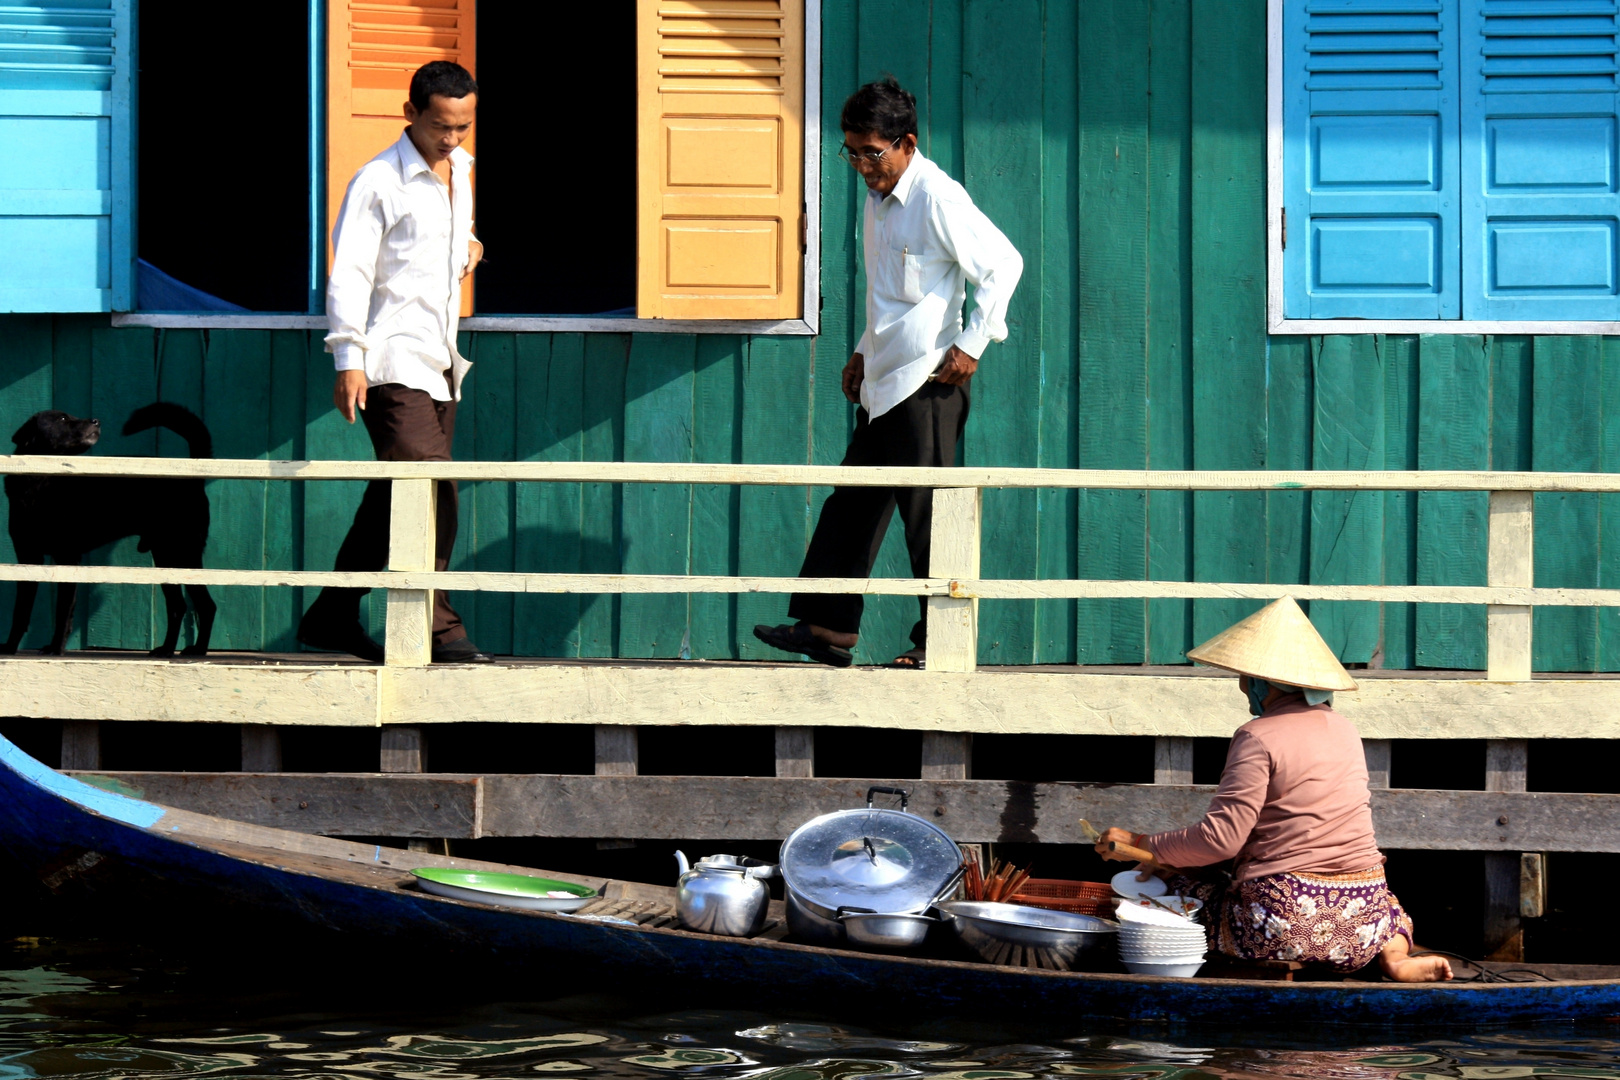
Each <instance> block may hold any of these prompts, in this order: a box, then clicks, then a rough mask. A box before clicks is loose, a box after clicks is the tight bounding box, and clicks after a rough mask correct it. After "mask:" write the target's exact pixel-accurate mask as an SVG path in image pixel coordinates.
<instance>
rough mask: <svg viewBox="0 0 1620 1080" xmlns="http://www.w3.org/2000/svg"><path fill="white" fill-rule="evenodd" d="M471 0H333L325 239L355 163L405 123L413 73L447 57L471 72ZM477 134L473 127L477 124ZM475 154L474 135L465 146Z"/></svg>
mask: <svg viewBox="0 0 1620 1080" xmlns="http://www.w3.org/2000/svg"><path fill="white" fill-rule="evenodd" d="M473 5H474V0H414V2H413V0H331V4H330V11H331V15H330V18H329V19H328V24H329V25H328V31H327V32H328V34H329V38H328V47H327V54H326V55H327V77H328V79H329V84H328V93H327V115H326V160H327V171H326V176H327V185H326V204H327V219H326V236H327V253H326V254H327V265H328V266H330V265H331V258H332V252H331V237H332V226H333V225H334V224H335V223H336V222H337V213H338V208H339V207H340V206H342V205H343V193H344V191H346V190H347V189H348V187H349V181H350V180H352V179H353V178H354V174H355V172H356V171H358V170H359V168H360V166H362V165H364V164H365V163H366V162H368V161H370V160H371V159H372V158H374V157H376V156H377V155H378V154H380V153H381V152H382V151H383V150H385V149H387V148H388V147H390V146H392V145H393V144H394V143H395V142H396V141H398V139H399V134H400V132H401V131H403V130H404V128H405V118H404V105H405V99H406V98H407V97H409V96H410V88H411V75H412V74H413V73H415V71H416V69H417V68H419V67H421V66H422V65H423V64H426V63H428V62H429V61H432V60H451V61H454V62H455V63H458V64H460V65H461V66H462V67H464V68H466V69H467V70H468V71H471V72H473V74H474V75H475V76H476V74H477V71H478V69H477V67H476V66H475V63H474V59H475V57H474V43H475V41H476V36H475V34H474V15H475V13H474V10H473ZM474 130H475V131H476V126H475V129H474ZM462 146H463V147H465V149H466V151H467V152H468V153H469V154H470V153H473V140H472V138H471V137H469V138H468V139H467V141H466V142H464V143H463V144H462ZM472 299H473V297H472V282H471V281H470V280H468V281H466V282H463V283H462V288H461V314H462V315H471V314H472Z"/></svg>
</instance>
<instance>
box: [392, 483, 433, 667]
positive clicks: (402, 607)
mask: <svg viewBox="0 0 1620 1080" xmlns="http://www.w3.org/2000/svg"><path fill="white" fill-rule="evenodd" d="M438 486H439V485H438V484H437V483H435V482H434V481H432V480H395V481H394V482H393V494H392V497H391V499H390V502H389V511H388V568H389V569H390V570H432V569H433V558H434V554H435V544H436V528H435V525H436V522H435V515H434V509H435V504H436V503H437V490H438ZM383 656H384V658H385V659H384V663H386V664H389V665H392V666H400V667H424V666H426V665H428V664H431V663H432V662H433V590H432V589H389V590H388V620H387V633H386V638H385V640H384V642H383Z"/></svg>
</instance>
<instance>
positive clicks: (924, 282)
mask: <svg viewBox="0 0 1620 1080" xmlns="http://www.w3.org/2000/svg"><path fill="white" fill-rule="evenodd" d="M862 227H863V229H864V232H865V237H864V242H863V251H864V253H865V257H866V333H864V334H862V335H861V342H860V344H859V345H857V346H856V347H855V351H856V352H858V353H860V354H861V355H862V356H863V357H864V358H865V363H866V374H865V378H864V381H863V382H862V383H861V404H862V405H863V406H865V407H866V412H867V415H869V416H871V417H873V418H874V419H875V418H877V417H879V416H882V415H883V414H884V413H886V412H888V411H889V410H890V409H892V408H894V407H895V406H896V405H898V404H900V402H902V401H904V400H905V399H906V398H908V397H910V396H911V395H912V394H915V393H916V392H917V390H918V388H919V387H921V386H922V385H923V384H924V383H925V382H927V381H928V376H929V375H931V374H933V372H934V369H935V368H937V367H939V365H940V364H941V363H943V362H944V360H945V350H946V349H947V348H949V347H950V346H952V345H955V346H956V347H957V348H958V349H961V350H962V351H963V352H965V353H967V354H968V355H969V356H971V357H973V358H974V359H975V360H976V359H978V358H979V357H980V356H981V355H983V353H984V347H985V345H987V344H989V343H990V342H992V341H1005V340H1006V339H1007V301H1008V300H1010V299H1011V298H1012V292H1013V288H1014V287H1015V286H1016V285H1017V284H1018V279H1019V277H1020V276H1022V274H1023V272H1024V260H1023V257H1022V256H1020V255H1019V254H1018V250H1017V249H1016V248H1014V247H1013V246H1012V241H1010V240H1008V239H1007V237H1006V236H1005V235H1003V233H1002V231H1001V230H1000V229H998V228H996V227H995V225H993V224H991V222H990V219H989V218H987V217H985V216H984V212H983V211H982V210H980V209H979V208H978V207H977V206H974V205H973V200H972V199H971V198H969V197H968V193H967V190H966V189H965V188H963V187H962V185H961V184H958V183H957V182H956V181H955V180H952V179H951V178H950V177H949V176H946V175H945V171H944V170H943V169H941V168H940V167H939V166H938V165H935V164H934V163H933V162H932V161H929V160H928V159H927V158H925V157H923V156H922V154H921V153H916V154H913V155H912V158H911V164H910V165H908V166H907V167H906V171H905V172H903V173H901V174H900V179H899V180H898V181H897V182H896V183H895V185H894V191H892V192H891V193H890V194H889V195H888V197H887V198H885V197H882V196H880V195H878V193H877V192H875V191H868V192H867V197H866V213H865V215H864V217H863V221H862ZM964 281H971V282H972V283H973V290H974V291H973V301H974V306H973V314H972V315H971V316H970V317H969V319H968V324H967V326H966V328H964V327H963V326H962V303H963V300H964V298H965V292H964V289H963V282H964Z"/></svg>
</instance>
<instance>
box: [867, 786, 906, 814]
mask: <svg viewBox="0 0 1620 1080" xmlns="http://www.w3.org/2000/svg"><path fill="white" fill-rule="evenodd" d="M874 795H898V796H900V809H902V810H904V809H905V808H906V803H907V802H908V801H909V800H910V799H911V792H909V791H907V790H906V789H905V788H897V787H869V788H867V789H866V808H867V809H868V810H870V809H872V796H874Z"/></svg>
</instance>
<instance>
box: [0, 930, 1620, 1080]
mask: <svg viewBox="0 0 1620 1080" xmlns="http://www.w3.org/2000/svg"><path fill="white" fill-rule="evenodd" d="M97 948H98V947H85V948H80V949H77V950H73V949H68V950H65V951H62V950H59V951H58V952H57V953H49V955H47V956H46V957H45V960H44V962H40V958H41V950H40V949H38V948H35V947H33V946H31V945H29V944H28V943H26V942H25V943H23V944H22V945H21V946H20V947H17V948H15V949H14V950H13V951H12V953H11V954H10V955H9V956H6V955H0V1080H36V1078H51V1080H158V1078H171V1077H174V1078H178V1077H192V1076H198V1077H200V1076H218V1077H230V1078H232V1080H536V1077H535V1074H547V1073H555V1074H564V1075H567V1076H570V1077H572V1076H586V1075H589V1076H593V1077H598V1076H599V1077H602V1078H604V1080H676V1078H679V1077H691V1078H694V1080H695V1078H699V1077H701V1078H703V1080H710V1078H713V1080H858V1078H863V1077H871V1078H874V1080H880V1078H881V1080H889V1078H894V1080H1037V1078H1053V1080H1056V1078H1070V1077H1081V1076H1086V1077H1098V1078H1108V1080H1216V1078H1233V1080H1518V1078H1521V1077H1572V1078H1574V1077H1581V1078H1593V1080H1598V1078H1601V1080H1620V1041H1617V1040H1616V1039H1615V1038H1612V1037H1610V1036H1611V1035H1612V1034H1615V1033H1617V1032H1616V1029H1615V1028H1614V1027H1613V1026H1612V1025H1603V1024H1589V1025H1584V1026H1571V1025H1540V1026H1536V1027H1529V1028H1524V1029H1517V1030H1505V1029H1487V1030H1481V1031H1478V1032H1471V1033H1467V1034H1465V1035H1462V1036H1458V1035H1457V1034H1456V1033H1448V1035H1447V1036H1446V1037H1443V1038H1440V1037H1423V1036H1419V1035H1410V1034H1409V1035H1404V1036H1393V1037H1392V1036H1389V1035H1385V1036H1383V1037H1381V1038H1365V1039H1361V1041H1357V1040H1358V1039H1359V1038H1360V1037H1358V1036H1355V1035H1353V1034H1345V1033H1340V1034H1337V1035H1334V1036H1331V1038H1332V1040H1333V1041H1329V1037H1328V1036H1325V1035H1324V1034H1323V1033H1321V1032H1311V1033H1305V1034H1301V1033H1298V1032H1292V1031H1289V1030H1288V1029H1287V1028H1286V1027H1283V1028H1277V1029H1272V1030H1256V1031H1254V1032H1249V1033H1244V1032H1233V1031H1217V1030H1201V1029H1197V1028H1185V1029H1168V1028H1158V1029H1143V1030H1129V1031H1128V1030H1124V1029H1121V1030H1108V1031H1104V1030H1100V1029H1098V1030H1090V1031H1088V1030H1086V1029H1085V1028H1086V1026H1085V1025H1080V1024H1069V1023H1063V1022H1052V1023H1051V1024H1050V1030H1049V1031H1047V1032H1045V1033H1043V1034H1042V1035H1041V1036H1039V1037H1035V1038H1032V1037H1031V1036H1030V1034H1029V1032H1028V1031H1027V1030H1026V1031H1023V1032H1021V1033H1019V1034H1018V1036H1017V1041H1010V1040H1009V1039H1008V1038H1007V1036H1008V1034H1009V1033H1008V1032H1004V1031H998V1030H996V1029H993V1028H989V1027H974V1026H971V1025H963V1024H946V1023H945V1022H940V1023H938V1024H935V1025H932V1026H928V1025H923V1026H922V1027H921V1028H916V1027H914V1028H912V1029H910V1030H904V1029H900V1030H895V1029H890V1030H885V1025H884V1023H883V1021H882V1019H881V1017H875V1016H862V1017H860V1018H859V1019H860V1021H861V1022H860V1023H858V1024H857V1023H827V1022H810V1021H806V1020H799V1019H788V1018H783V1017H770V1016H760V1015H749V1014H745V1013H738V1012H716V1011H712V1010H705V1011H699V1010H688V1011H680V1012H673V1013H661V1014H656V1015H648V1014H645V1013H642V1012H637V1011H634V1007H632V1006H626V1005H624V1004H623V1003H621V1002H614V1001H612V1000H610V999H602V998H572V999H560V1000H559V999H553V1000H550V1001H544V1002H542V1003H539V1004H533V1003H527V1002H508V1003H500V1004H490V1003H487V1002H477V1001H463V1000H461V999H459V998H458V995H457V993H456V990H455V988H454V987H449V986H445V985H442V984H436V983H431V982H428V983H424V984H423V985H421V986H420V987H415V986H412V987H405V988H401V989H402V990H403V991H404V993H402V994H399V995H396V996H395V997H393V998H389V999H387V1000H388V1004H386V1005H380V1004H377V1003H376V1001H377V1000H380V999H368V1001H369V1003H361V1001H360V1000H359V999H355V1000H353V1001H349V1002H347V1003H345V1002H343V1001H342V1000H341V999H340V1000H339V1003H338V1004H336V1005H334V1003H333V1000H332V995H330V994H328V995H315V994H314V993H313V991H312V990H310V989H308V988H298V987H294V988H286V987H279V988H278V987H261V986H257V985H254V984H253V983H252V981H251V978H250V977H243V976H241V975H237V976H235V977H234V980H233V981H231V982H229V983H227V984H225V985H221V984H219V983H216V982H210V981H207V980H202V979H201V978H200V977H199V976H197V975H195V974H194V973H191V972H188V971H187V970H185V969H184V968H181V967H171V966H165V965H164V964H163V963H162V962H159V961H154V962H153V963H152V964H151V965H149V966H139V965H136V964H132V963H130V961H129V959H128V958H127V957H125V956H124V955H123V954H121V953H118V952H116V951H114V952H108V951H107V950H105V949H101V951H99V952H98V951H97ZM47 952H48V950H47ZM316 982H317V983H318V982H319V980H318V979H317V980H316ZM1031 1026H1033V1027H1035V1028H1036V1029H1037V1030H1039V1029H1040V1027H1041V1025H1039V1024H1038V1023H1032V1025H1031Z"/></svg>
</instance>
